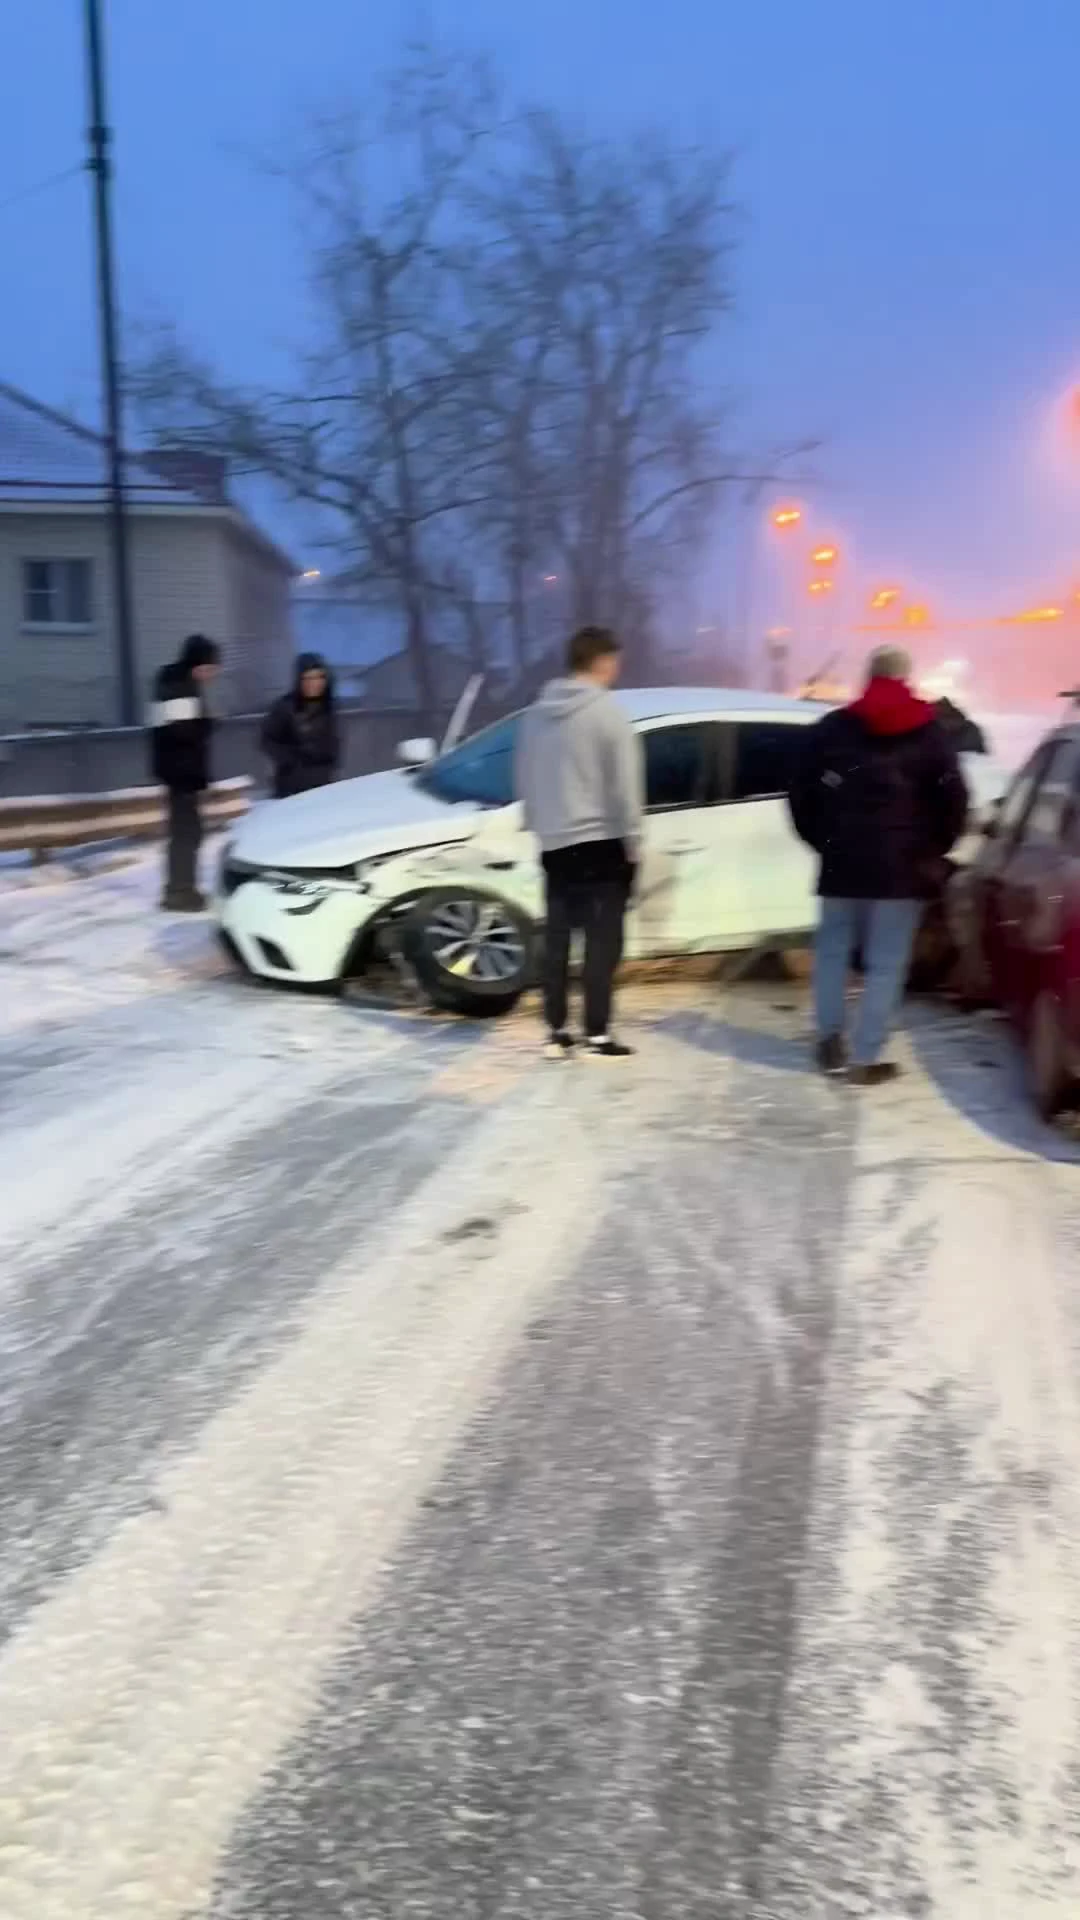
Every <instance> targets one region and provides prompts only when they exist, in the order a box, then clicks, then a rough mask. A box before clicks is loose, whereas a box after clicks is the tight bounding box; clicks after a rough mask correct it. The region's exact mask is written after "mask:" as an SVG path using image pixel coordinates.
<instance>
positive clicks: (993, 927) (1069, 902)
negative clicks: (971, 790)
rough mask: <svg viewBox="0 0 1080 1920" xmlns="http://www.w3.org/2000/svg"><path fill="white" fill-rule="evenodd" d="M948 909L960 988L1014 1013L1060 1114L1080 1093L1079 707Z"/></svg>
mask: <svg viewBox="0 0 1080 1920" xmlns="http://www.w3.org/2000/svg"><path fill="white" fill-rule="evenodd" d="M947 914H948V919H949V923H950V927H951V931H952V936H953V939H954V942H955V944H956V947H957V950H958V952H959V956H960V964H959V976H958V977H959V984H960V986H961V990H962V991H963V993H964V994H965V996H966V997H968V998H970V999H971V1000H974V1001H982V1002H987V1001H989V1002H991V1003H993V1004H994V1005H997V1006H999V1007H1002V1008H1003V1009H1004V1010H1005V1011H1006V1012H1007V1013H1008V1014H1009V1015H1010V1016H1011V1018H1012V1019H1013V1021H1014V1023H1015V1024H1016V1026H1017V1028H1018V1029H1019V1031H1020V1033H1021V1035H1022V1036H1023V1040H1024V1045H1025V1049H1026V1054H1027V1061H1028V1070H1029V1077H1030V1082H1031V1089H1032V1094H1033V1097H1034V1099H1035V1103H1036V1106H1037V1107H1038V1109H1039V1112H1040V1113H1041V1114H1042V1115H1043V1117H1044V1118H1046V1119H1051V1118H1053V1116H1054V1114H1056V1113H1059V1112H1060V1111H1061V1110H1062V1109H1063V1108H1064V1107H1067V1106H1069V1105H1071V1104H1073V1102H1074V1101H1075V1100H1076V1098H1077V1096H1078V1094H1080V713H1078V715H1077V717H1076V718H1074V719H1073V720H1071V721H1070V722H1069V723H1068V724H1067V725H1065V726H1063V727H1059V728H1058V729H1057V731H1056V732H1054V733H1052V734H1051V735H1050V736H1049V738H1048V739H1046V740H1044V741H1043V742H1042V744H1041V746H1039V747H1038V749H1037V750H1036V752H1035V753H1034V754H1033V755H1032V757H1031V759H1030V760H1029V761H1028V762H1027V764H1026V766H1024V767H1023V768H1022V769H1021V771H1020V772H1019V773H1018V774H1017V775H1016V777H1015V779H1014V780H1013V781H1012V783H1011V785H1010V786H1009V787H1008V789H1007V790H1006V792H1005V795H1004V797H1003V799H1002V800H1001V803H1000V805H999V806H998V808H997V809H996V812H995V814H994V816H993V818H992V819H991V821H990V822H989V824H988V825H987V826H986V827H985V828H984V831H983V838H982V842H981V845H980V847H979V849H978V852H977V853H976V855H975V858H974V860H973V861H972V863H971V864H970V865H969V866H967V867H965V868H964V869H963V870H962V871H961V872H960V873H958V874H957V875H956V877H955V878H954V880H953V881H952V883H951V886H950V888H949V894H948V900H947Z"/></svg>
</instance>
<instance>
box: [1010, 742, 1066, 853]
mask: <svg viewBox="0 0 1080 1920" xmlns="http://www.w3.org/2000/svg"><path fill="white" fill-rule="evenodd" d="M1075 771H1076V748H1075V747H1074V745H1073V743H1072V741H1071V740H1059V741H1057V742H1056V743H1055V744H1054V745H1053V746H1052V748H1051V750H1050V754H1049V757H1048V759H1047V760H1046V761H1045V762H1044V765H1043V768H1042V777H1041V779H1040V780H1039V783H1038V785H1037V787H1036V788H1035V793H1034V797H1033V799H1032V802H1031V805H1030V807H1029V808H1028V811H1027V813H1026V815H1025V817H1024V820H1023V823H1022V825H1021V827H1020V832H1019V835H1018V839H1019V842H1020V844H1021V845H1022V846H1025V847H1056V846H1058V845H1059V844H1060V841H1061V835H1062V830H1063V827H1064V824H1065V813H1066V807H1067V805H1068V802H1069V797H1070V794H1071V791H1072V783H1073V775H1074V773H1075Z"/></svg>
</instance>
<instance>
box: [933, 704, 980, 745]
mask: <svg viewBox="0 0 1080 1920" xmlns="http://www.w3.org/2000/svg"><path fill="white" fill-rule="evenodd" d="M935 712H936V713H937V717H938V720H939V722H940V724H941V726H942V727H943V728H944V730H945V732H946V733H947V734H948V736H949V739H950V740H951V741H952V743H953V746H954V747H955V748H956V751H957V753H989V751H990V748H989V745H988V742H987V738H986V735H985V733H984V732H983V730H982V728H981V727H980V725H979V723H978V721H977V720H973V719H972V717H971V715H970V713H965V712H964V709H963V707H958V706H957V704H956V702H955V700H949V699H947V698H946V699H942V700H939V701H938V702H937V705H936V707H935Z"/></svg>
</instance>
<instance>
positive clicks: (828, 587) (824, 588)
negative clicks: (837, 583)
mask: <svg viewBox="0 0 1080 1920" xmlns="http://www.w3.org/2000/svg"><path fill="white" fill-rule="evenodd" d="M832 590H833V583H832V581H831V580H811V582H810V591H811V593H831V592H832Z"/></svg>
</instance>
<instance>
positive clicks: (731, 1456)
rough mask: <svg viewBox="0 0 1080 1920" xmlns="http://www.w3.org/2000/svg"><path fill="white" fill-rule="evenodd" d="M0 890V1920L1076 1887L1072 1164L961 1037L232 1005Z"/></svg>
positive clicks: (338, 1917) (992, 1053) (55, 910)
mask: <svg viewBox="0 0 1080 1920" xmlns="http://www.w3.org/2000/svg"><path fill="white" fill-rule="evenodd" d="M147 899H148V893H147V877H146V875H145V873H144V872H143V871H142V870H140V869H134V870H131V871H125V872H121V873H118V874H115V875H111V876H104V877H100V878H97V879H94V880H87V881H82V882H70V883H68V884H67V885H63V884H61V885H56V886H49V887H44V888H37V887H25V888H14V889H11V890H8V891H5V892H3V893H0V1135H2V1138H0V1165H2V1167H3V1205H2V1208H0V1532H2V1539H0V1635H2V1644H0V1914H2V1915H3V1917H4V1920H61V1917H62V1920H126V1917H130V1920H202V1917H203V1916H206V1920H406V1917H408V1920H413V1917H414V1916H420V1917H422V1920H845V1916H849V1915H865V1916H868V1917H870V1920H930V1917H932V1920H939V1917H940V1920H998V1917H999V1916H1000V1917H1001V1920H1043V1916H1051V1915H1053V1916H1061V1920H1066V1917H1071V1920H1075V1916H1076V1914H1077V1913H1078V1912H1080V1738H1078V1733H1077V1726H1078V1722H1077V1707H1078V1699H1077V1694H1078V1688H1080V1398H1078V1395H1080V1285H1078V1272H1080V1268H1078V1259H1077V1256H1078V1253H1080V1162H1078V1158H1077V1155H1076V1154H1075V1153H1074V1152H1073V1151H1072V1149H1070V1148H1069V1147H1067V1146H1064V1145H1059V1144H1056V1143H1055V1142H1054V1140H1052V1139H1051V1138H1050V1137H1049V1136H1045V1135H1043V1134H1042V1133H1041V1132H1040V1130H1039V1129H1038V1128H1037V1126H1036V1125H1035V1123H1034V1122H1033V1121H1031V1120H1029V1118H1028V1117H1027V1115H1026V1113H1025V1110H1024V1108H1023V1105H1022V1103H1021V1102H1020V1100H1019V1099H1018V1097H1017V1094H1016V1089H1015V1086H1014V1084H1013V1079H1012V1072H1011V1067H1010V1063H1009V1054H1008V1049H1007V1045H1006V1043H1005V1041H1004V1039H1003V1037H1002V1036H1001V1035H1000V1033H999V1032H998V1030H997V1029H996V1028H994V1027H992V1026H991V1027H988V1026H986V1025H984V1024H982V1023H964V1022H955V1021H951V1020H949V1019H948V1018H947V1017H945V1016H943V1015H940V1014H937V1013H934V1012H931V1011H922V1012H920V1013H918V1015H917V1016H916V1018H915V1020H914V1022H913V1026H912V1029H911V1031H910V1033H909V1034H908V1036H907V1038H906V1040H905V1042H904V1051H905V1054H906V1057H907V1063H908V1067H909V1072H908V1075H907V1077H906V1079H905V1081H904V1082H903V1084H902V1085H901V1086H900V1087H899V1088H898V1089H896V1090H895V1091H888V1092H886V1093H884V1094H882V1095H877V1096H866V1097H856V1096H852V1095H851V1094H850V1093H848V1092H847V1091H846V1090H839V1089H836V1088H834V1087H831V1086H828V1085H823V1084H821V1083H820V1082H818V1081H817V1080H816V1079H814V1078H813V1077H812V1076H810V1075H809V1074H807V1073H806V1072H805V1070H804V1059H805V1033H804V1025H805V1009H804V1007H803V1005H802V1001H801V996H800V995H799V993H798V992H797V991H791V990H787V989H784V988H772V989H768V988H754V989H739V990H735V991H731V992H723V993H722V992H721V991H720V990H719V989H718V988H716V987H714V986H706V985H702V984H700V983H699V984H695V983H692V982H686V981H684V982H681V983H680V982H674V983H667V984H653V985H651V986H648V987H645V986H640V985H639V986H635V987H633V988H631V989H630V990H629V992H628V995H627V1002H626V1004H627V1013H628V1024H632V1025H633V1027H634V1029H635V1035H634V1037H635V1038H636V1040H637V1042H638V1044H639V1046H640V1053H639V1056H638V1058H637V1060H636V1061H635V1062H633V1063H632V1064H631V1065H630V1066H629V1067H628V1068H626V1069H625V1070H624V1069H622V1068H619V1069H614V1068H613V1069H600V1068H591V1067H587V1066H585V1065H582V1066H575V1067H573V1068H562V1067H551V1066H548V1065H546V1064H544V1063H542V1062H540V1061H538V1060H537V1058H536V1052H535V1045H534V1041H535V1033H534V1029H533V1027H532V1025H531V1022H530V1021H528V1020H526V1019H524V1018H521V1019H517V1020H514V1021H512V1022H509V1023H506V1024H504V1025H502V1026H500V1027H497V1028H487V1029H477V1028H468V1027H465V1026H462V1025H454V1024H441V1023H429V1022H425V1021H420V1020H416V1019H410V1018H408V1017H405V1016H394V1015H388V1014H380V1013H378V1012H375V1011H371V1010H364V1009H361V1008H359V1007H356V1006H349V1005H341V1004H338V1005H335V1004H329V1003H324V1002H321V1001H317V1000H311V999H306V998H304V999H298V998H294V997H291V996H284V997H282V996H277V995H273V994H263V993H260V992H258V991H256V990H254V989H252V988H249V987H246V986H244V985H243V984H241V983H238V982H237V981H235V980H233V979H232V978H230V977H229V976H228V975H227V974H225V973H224V972H223V971H222V969H221V967H220V965H219V962H218V960H217V957H216V955H215V953H214V952H213V950H212V948H211V947H210V945H209V942H208V939H207V935H206V931H205V929H204V928H203V927H202V926H200V925H198V924H189V923H180V924H176V923H171V922H159V921H157V920H156V919H155V918H154V917H153V915H151V914H150V913H149V912H148V910H147Z"/></svg>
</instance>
